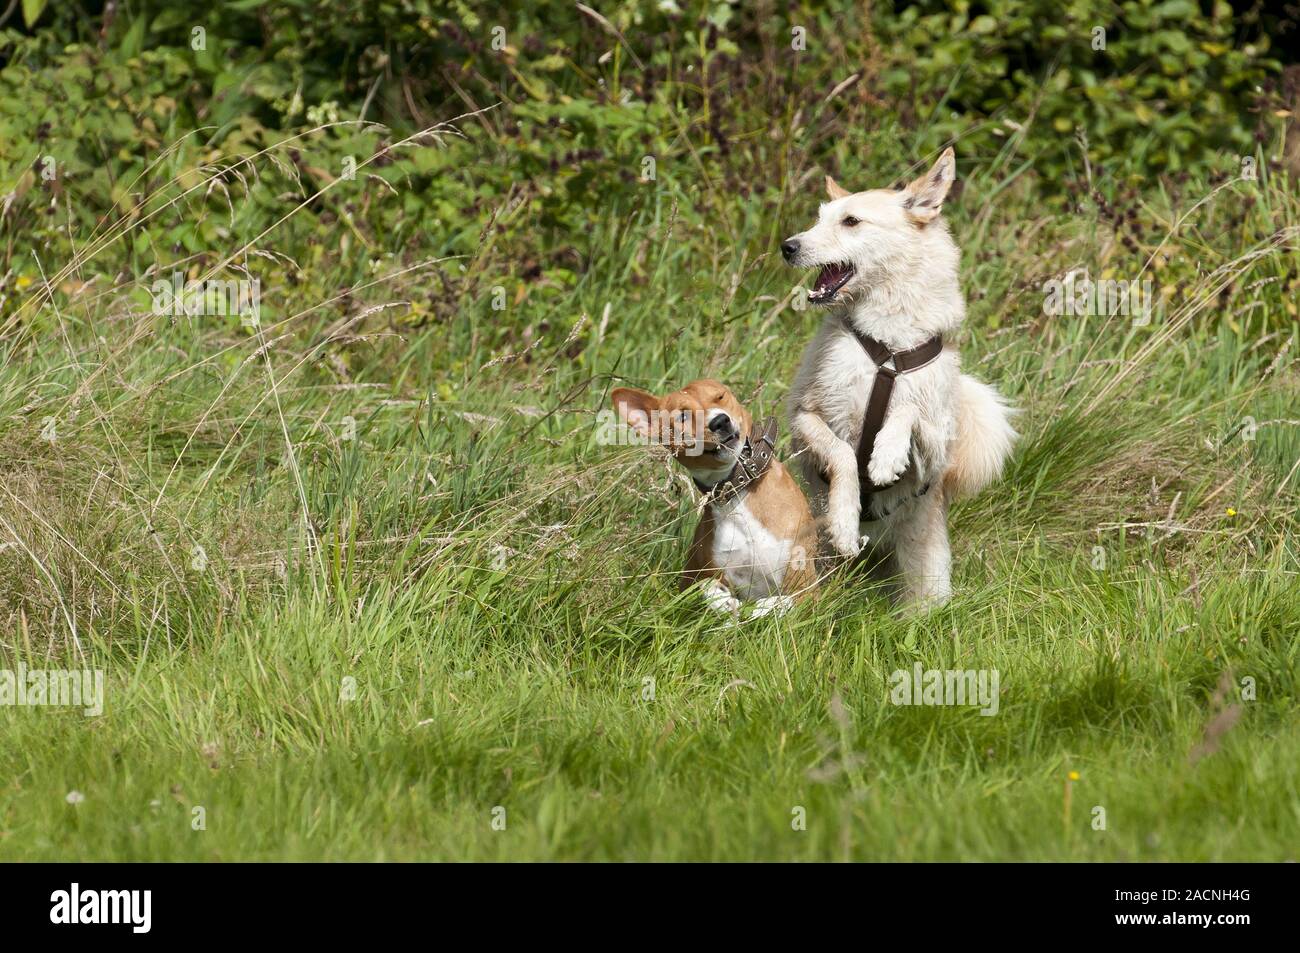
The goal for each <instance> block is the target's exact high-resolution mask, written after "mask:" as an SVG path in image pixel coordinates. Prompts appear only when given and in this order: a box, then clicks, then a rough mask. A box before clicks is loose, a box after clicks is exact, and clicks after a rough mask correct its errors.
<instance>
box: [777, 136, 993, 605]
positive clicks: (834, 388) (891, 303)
mask: <svg viewBox="0 0 1300 953" xmlns="http://www.w3.org/2000/svg"><path fill="white" fill-rule="evenodd" d="M955 173H956V162H955V160H954V158H953V152H952V150H951V149H948V150H947V151H945V152H944V153H943V155H941V156H940V157H939V160H938V161H937V162H936V163H935V164H934V168H932V169H931V170H930V171H929V172H927V173H926V174H925V175H924V176H922V177H921V178H919V179H917V180H916V181H915V182H913V183H911V184H910V185H909V186H907V188H905V189H900V190H893V189H875V190H872V191H869V192H858V193H854V194H850V193H849V192H847V191H845V190H844V189H842V188H840V187H839V186H838V185H836V184H835V182H834V180H832V179H831V178H830V177H829V176H828V177H827V179H826V190H827V192H828V194H829V196H830V201H829V202H826V203H825V204H823V205H822V206H821V209H820V211H819V213H818V216H817V224H816V225H814V226H813V227H812V228H810V229H808V230H807V231H805V232H800V233H799V234H798V235H794V236H792V237H790V238H788V239H786V240H785V241H783V242H782V243H781V252H782V254H783V255H784V256H785V259H786V261H788V262H789V263H790V264H792V265H795V266H796V267H799V268H819V269H820V272H819V274H818V276H817V281H816V284H815V286H814V287H813V289H812V291H811V293H810V294H809V300H810V301H812V302H813V303H814V304H819V305H822V306H824V307H826V308H827V309H828V310H829V314H828V315H827V317H826V318H825V320H824V321H823V323H822V326H821V328H820V330H819V331H818V332H817V336H816V337H815V338H814V339H813V340H812V342H811V343H810V344H809V345H808V347H807V349H806V350H805V351H804V354H803V359H802V361H801V363H800V367H799V372H798V374H797V376H796V378H795V382H794V385H793V388H792V390H791V393H790V406H789V419H790V427H791V431H792V433H793V437H794V443H795V447H796V448H797V449H800V450H804V451H806V452H805V453H803V454H802V460H803V461H804V462H803V467H804V471H805V474H806V475H807V477H808V482H809V486H810V488H811V489H812V494H811V497H812V500H813V505H814V508H816V509H818V510H819V511H821V512H823V513H824V514H825V518H826V519H825V527H826V532H827V535H828V537H829V540H830V543H831V545H832V546H833V547H834V549H835V550H836V551H837V552H838V553H839V554H841V555H843V556H856V555H857V554H858V553H859V552H860V551H861V550H862V548H863V546H864V545H865V544H866V543H867V542H868V541H870V542H871V544H872V546H873V548H875V547H877V546H878V547H880V549H879V550H878V551H879V552H880V554H881V555H892V557H893V558H894V560H895V566H894V567H893V568H894V569H895V570H896V571H897V572H898V573H900V574H901V576H902V582H903V597H904V599H905V601H907V602H909V603H912V604H916V605H923V606H928V605H937V604H940V603H942V602H944V601H946V600H947V599H948V597H949V596H951V594H952V583H951V579H950V569H951V552H950V550H949V547H948V525H947V513H948V504H949V502H950V501H951V500H952V499H953V497H954V496H956V495H959V494H969V493H976V492H978V491H979V490H981V489H983V488H984V487H985V486H987V485H988V484H989V483H991V482H992V481H993V480H995V479H997V478H998V476H999V475H1000V474H1001V472H1002V467H1003V464H1004V463H1005V462H1006V459H1007V457H1008V456H1009V455H1010V452H1011V446H1012V443H1013V442H1014V440H1015V438H1016V433H1015V431H1014V430H1013V429H1012V428H1011V424H1010V416H1011V410H1010V409H1009V408H1008V407H1007V405H1006V404H1005V403H1004V401H1003V400H1002V398H1001V397H1000V396H999V395H998V394H997V392H996V391H994V390H993V389H992V388H991V387H989V386H988V385H986V384H982V383H980V382H979V381H977V380H975V379H974V378H972V377H970V376H968V375H966V374H962V373H960V372H959V362H960V358H959V356H958V354H957V351H956V349H955V348H954V347H953V345H952V341H951V337H952V334H953V332H954V331H956V329H957V327H958V325H960V324H961V321H962V318H963V317H964V314H965V303H964V301H963V299H962V294H961V289H960V287H959V285H958V263H959V254H958V251H957V246H956V244H954V242H953V240H952V237H951V236H950V235H949V234H948V227H947V225H946V223H945V222H944V221H943V219H942V218H940V211H941V210H942V207H943V200H944V197H945V196H947V194H948V190H949V189H950V188H951V187H952V183H953V180H954V178H955ZM878 377H881V378H882V380H881V381H880V382H879V387H877V378H878ZM891 384H892V393H891V388H890V385H891ZM864 430H866V431H867V435H868V440H867V441H865V442H863V444H862V445H861V446H860V445H859V441H860V439H861V437H862V435H863V431H864ZM873 430H876V431H877V432H876V433H875V437H874V440H872V439H870V437H871V433H872V431H873Z"/></svg>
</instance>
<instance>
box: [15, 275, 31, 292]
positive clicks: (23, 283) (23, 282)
mask: <svg viewBox="0 0 1300 953" xmlns="http://www.w3.org/2000/svg"><path fill="white" fill-rule="evenodd" d="M31 283H32V279H30V278H28V277H27V276H26V275H19V276H18V280H17V281H15V282H14V285H15V286H16V287H17V288H18V290H19V291H22V290H23V289H24V288H26V287H27V286H28V285H30V284H31Z"/></svg>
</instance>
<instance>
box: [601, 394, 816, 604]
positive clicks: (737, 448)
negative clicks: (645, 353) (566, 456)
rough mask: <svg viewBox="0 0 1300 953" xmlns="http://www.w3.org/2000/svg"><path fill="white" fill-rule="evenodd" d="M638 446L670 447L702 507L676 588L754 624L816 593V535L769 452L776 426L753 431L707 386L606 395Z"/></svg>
mask: <svg viewBox="0 0 1300 953" xmlns="http://www.w3.org/2000/svg"><path fill="white" fill-rule="evenodd" d="M610 398H611V400H612V401H613V403H614V409H615V411H616V412H617V414H618V415H619V417H620V418H622V420H624V421H625V422H626V423H627V425H628V426H629V427H630V428H631V429H632V430H633V431H635V432H636V433H637V434H639V435H640V436H641V437H643V438H646V439H649V440H650V441H652V442H656V443H660V444H663V445H664V446H666V447H667V448H668V449H669V450H670V451H671V453H672V454H673V457H674V458H675V459H676V460H677V462H679V463H680V464H682V466H684V467H685V468H686V471H687V472H688V473H689V474H690V476H691V479H692V480H694V481H695V485H696V487H697V488H698V489H699V490H700V491H701V492H702V493H704V494H705V500H706V503H707V505H706V506H705V508H704V514H703V516H702V517H701V519H700V523H699V526H697V527H696V529H695V540H694V542H692V543H691V549H690V555H689V557H688V558H687V560H686V568H685V570H684V571H683V573H682V588H684V589H685V588H688V587H690V586H693V585H698V586H700V588H701V590H702V591H703V593H704V597H705V599H707V600H708V604H709V606H710V607H711V608H713V609H716V610H718V611H720V612H731V613H735V612H738V611H739V609H740V605H741V602H742V601H749V600H754V601H755V605H754V608H753V611H752V613H751V616H760V615H766V614H767V613H769V612H772V611H778V612H783V611H785V610H786V609H788V608H789V607H790V606H791V605H792V604H793V602H794V599H795V598H798V597H800V596H803V595H806V594H808V593H810V592H812V591H813V589H814V588H815V587H816V584H817V576H816V564H815V559H816V553H817V530H816V526H815V524H814V523H813V518H812V513H811V512H810V511H809V509H808V501H807V499H806V498H805V497H804V494H803V491H802V490H801V489H799V486H798V484H796V483H795V481H794V478H793V477H791V476H790V472H789V471H788V470H786V468H785V467H784V466H782V465H781V462H780V461H779V460H777V459H776V456H775V454H774V452H773V450H774V448H773V446H772V445H773V443H774V442H775V423H774V422H772V423H770V424H769V426H768V428H766V429H765V431H764V432H762V433H759V432H756V431H755V429H754V424H753V419H752V418H751V417H750V414H749V411H747V410H746V409H745V408H744V407H742V406H741V405H740V402H739V401H738V400H736V397H735V395H734V394H732V393H731V391H730V390H729V389H728V388H727V387H726V386H725V385H723V384H720V383H718V382H717V381H713V380H698V381H692V382H691V383H690V384H687V385H686V386H685V387H683V388H682V389H681V390H679V391H675V392H673V393H671V394H667V395H666V396H663V397H656V396H655V395H654V394H650V393H647V392H646V391H643V390H637V389H635V388H630V387H620V388H617V389H615V390H614V392H613V393H612V394H611V395H610Z"/></svg>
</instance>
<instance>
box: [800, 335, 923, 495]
mask: <svg viewBox="0 0 1300 953" xmlns="http://www.w3.org/2000/svg"><path fill="white" fill-rule="evenodd" d="M844 325H845V327H847V328H848V330H849V332H850V333H851V334H852V335H853V336H854V337H855V338H857V341H858V343H859V344H861V345H862V349H863V350H864V351H866V352H867V354H868V355H869V356H870V357H871V360H872V361H874V362H875V365H876V380H875V382H874V383H873V384H872V385H871V396H870V397H868V398H867V411H866V414H865V415H864V416H863V420H862V435H861V436H860V437H859V438H858V488H859V495H860V499H861V502H862V512H863V513H866V512H867V503H868V502H869V501H870V499H871V494H873V493H875V492H877V491H878V490H884V489H887V487H885V486H876V485H875V484H874V483H872V482H871V477H870V476H868V475H867V474H868V464H870V463H871V453H872V451H873V450H874V449H875V447H876V436H877V435H878V434H879V433H880V428H881V427H883V426H884V425H885V415H886V414H888V413H889V398H890V397H891V396H892V395H893V393H894V379H895V378H896V377H898V375H900V374H910V373H912V372H913V371H919V370H920V369H921V368H923V367H925V366H927V365H929V364H931V363H933V362H934V360H935V359H936V358H937V357H938V356H939V355H940V354H941V353H942V352H943V336H942V335H940V334H936V335H935V336H934V337H932V338H930V340H928V341H926V342H924V343H923V344H918V345H917V346H916V347H913V348H908V349H907V350H905V351H895V350H892V349H891V348H890V347H889V346H888V345H887V344H882V343H881V342H880V341H877V340H876V339H875V338H873V337H870V336H868V335H866V334H863V333H861V332H860V331H859V330H858V329H857V328H855V327H854V326H853V324H852V323H851V322H849V321H845V322H844ZM823 479H825V474H823ZM889 486H893V484H892V483H891V484H889ZM929 488H930V487H929V485H928V484H927V485H926V486H925V487H924V488H922V489H921V490H920V492H919V493H917V495H918V496H920V495H921V494H923V493H925V491H926V490H928V489H929Z"/></svg>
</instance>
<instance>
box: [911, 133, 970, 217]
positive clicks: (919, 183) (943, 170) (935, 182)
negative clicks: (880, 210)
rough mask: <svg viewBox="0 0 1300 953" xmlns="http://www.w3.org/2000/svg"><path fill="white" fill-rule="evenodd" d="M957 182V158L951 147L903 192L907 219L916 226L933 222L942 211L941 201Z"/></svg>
mask: <svg viewBox="0 0 1300 953" xmlns="http://www.w3.org/2000/svg"><path fill="white" fill-rule="evenodd" d="M956 180H957V157H956V156H954V155H953V151H952V146H949V147H948V148H947V149H944V150H943V155H941V156H939V160H938V161H937V162H935V164H934V166H933V167H932V168H931V169H930V171H929V172H927V173H926V174H925V175H923V176H921V177H920V178H919V179H917V180H915V181H914V182H912V183H911V184H910V185H909V186H908V187H907V188H906V189H905V190H904V191H906V192H907V198H906V199H905V200H904V201H903V208H904V209H905V210H906V212H907V217H908V218H910V219H912V221H914V222H916V223H917V224H918V225H925V224H926V223H928V222H933V221H934V220H935V219H936V218H938V217H939V213H940V212H941V211H943V200H944V198H945V197H946V196H947V194H948V190H949V189H950V188H952V184H953V182H955V181H956Z"/></svg>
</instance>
